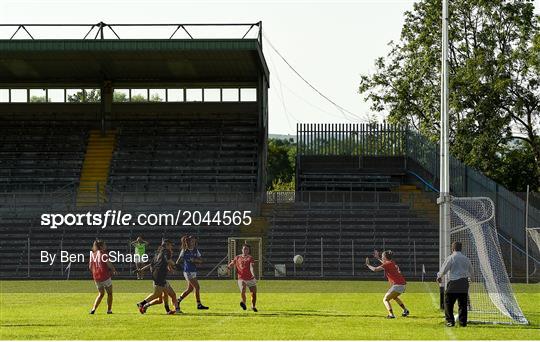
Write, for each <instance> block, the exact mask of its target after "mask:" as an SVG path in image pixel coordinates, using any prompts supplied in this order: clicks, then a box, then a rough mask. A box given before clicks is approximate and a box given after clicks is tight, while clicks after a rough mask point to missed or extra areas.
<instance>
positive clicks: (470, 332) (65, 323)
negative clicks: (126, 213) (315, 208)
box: [0, 280, 540, 340]
mask: <svg viewBox="0 0 540 342" xmlns="http://www.w3.org/2000/svg"><path fill="white" fill-rule="evenodd" d="M113 283H114V304H113V312H114V314H113V315H106V314H105V312H106V302H105V299H106V298H104V301H103V303H102V304H101V306H100V307H99V309H98V311H97V312H96V314H95V315H93V316H92V315H89V314H88V312H89V309H90V308H91V305H92V303H93V300H94V298H95V295H96V292H95V288H94V287H93V282H92V281H90V280H88V281H2V282H1V288H2V291H1V296H0V310H1V311H0V324H1V329H0V339H2V340H4V339H44V340H45V339H60V340H64V339H66V340H67V339H77V340H95V339H135V340H137V339H152V340H165V339H167V340H170V339H176V340H179V339H180V340H187V339H191V340H203V339H213V340H215V339H223V340H231V339H232V340H246V339H276V340H291V339H299V340H300V339H314V340H320V339H322V340H335V339H342V340H346V339H373V340H377V339H430V340H432V339H475V340H478V339H491V340H507V339H508V340H514V339H526V340H538V339H540V308H539V303H540V293H539V290H540V287H539V285H538V284H536V285H515V287H514V288H515V290H516V296H517V298H518V301H519V303H520V306H521V308H522V310H523V311H524V313H525V316H526V317H527V318H528V319H529V321H530V322H531V324H530V325H528V326H519V325H478V324H470V325H469V326H468V327H466V328H459V327H455V328H447V327H445V326H444V323H443V318H442V313H441V312H440V311H439V309H438V288H437V286H436V285H435V284H433V283H409V284H408V285H407V293H405V294H404V295H403V296H402V299H403V301H404V302H405V303H406V305H407V306H408V308H409V310H410V311H411V316H410V317H406V318H403V317H401V316H398V317H397V318H396V319H394V320H387V319H385V315H386V312H385V309H384V306H383V304H382V297H383V295H384V293H385V292H386V290H387V288H388V283H387V282H384V281H369V282H362V281H293V280H280V281H276V280H266V281H260V282H259V296H258V297H259V298H258V305H257V306H258V308H259V312H258V313H255V312H252V311H249V310H248V311H242V309H241V308H240V306H239V301H240V295H239V293H237V290H236V284H235V282H234V281H232V280H203V281H201V289H202V300H203V303H204V304H206V305H208V306H209V307H210V310H208V311H198V310H197V309H196V307H195V299H194V297H193V296H192V295H190V297H188V298H186V299H185V300H184V301H183V302H182V311H183V312H184V313H183V314H181V315H174V316H168V315H165V311H164V309H163V306H158V305H156V306H153V307H151V308H149V310H148V312H147V313H146V314H145V315H141V314H140V313H139V312H138V311H137V308H136V306H135V303H136V302H137V301H140V300H141V299H143V298H144V297H145V296H146V295H147V293H148V292H150V291H151V289H152V286H151V281H149V280H142V281H135V280H116V281H114V282H113ZM171 283H172V285H173V287H174V288H175V290H176V291H177V292H178V293H180V292H181V291H182V290H183V289H184V286H185V282H184V281H181V280H173V281H172V282H171ZM456 309H457V308H456ZM394 311H395V313H396V314H401V310H400V308H399V307H397V305H394Z"/></svg>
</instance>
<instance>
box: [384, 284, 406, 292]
mask: <svg viewBox="0 0 540 342" xmlns="http://www.w3.org/2000/svg"><path fill="white" fill-rule="evenodd" d="M392 292H397V293H403V292H405V285H392V286H391V287H390V288H389V289H388V291H387V292H386V293H392Z"/></svg>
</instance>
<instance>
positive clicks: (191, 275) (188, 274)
mask: <svg viewBox="0 0 540 342" xmlns="http://www.w3.org/2000/svg"><path fill="white" fill-rule="evenodd" d="M184 278H186V280H187V281H189V280H190V279H195V278H197V272H184Z"/></svg>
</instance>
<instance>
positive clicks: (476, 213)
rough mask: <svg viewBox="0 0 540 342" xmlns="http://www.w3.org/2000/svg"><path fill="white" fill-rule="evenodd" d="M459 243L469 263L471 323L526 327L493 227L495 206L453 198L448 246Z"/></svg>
mask: <svg viewBox="0 0 540 342" xmlns="http://www.w3.org/2000/svg"><path fill="white" fill-rule="evenodd" d="M453 241H460V242H461V243H462V244H463V249H462V253H463V254H464V255H466V256H467V257H468V258H469V259H470V260H471V262H472V265H473V275H472V278H471V283H470V289H469V303H468V305H469V317H470V319H469V320H470V321H476V322H484V323H519V324H528V321H527V318H525V316H524V315H523V312H522V311H521V308H520V307H519V305H518V303H517V300H516V298H515V296H514V292H513V290H512V285H511V284H510V279H509V277H508V273H507V272H506V268H505V265H504V260H503V257H502V253H501V248H500V244H499V238H498V235H497V231H496V226H495V205H494V203H493V201H492V200H491V199H489V198H487V197H462V198H458V197H456V198H452V199H451V202H450V242H453Z"/></svg>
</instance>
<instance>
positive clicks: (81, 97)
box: [67, 89, 101, 102]
mask: <svg viewBox="0 0 540 342" xmlns="http://www.w3.org/2000/svg"><path fill="white" fill-rule="evenodd" d="M84 92H85V93H83V90H80V91H78V92H76V93H75V94H73V95H68V96H67V102H100V101H101V92H100V90H99V89H92V90H90V91H87V90H84Z"/></svg>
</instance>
